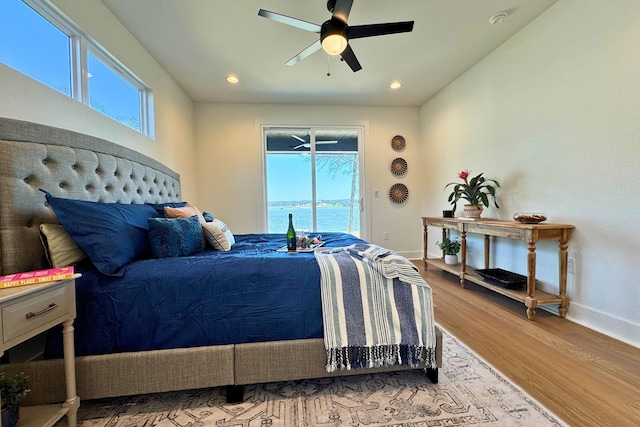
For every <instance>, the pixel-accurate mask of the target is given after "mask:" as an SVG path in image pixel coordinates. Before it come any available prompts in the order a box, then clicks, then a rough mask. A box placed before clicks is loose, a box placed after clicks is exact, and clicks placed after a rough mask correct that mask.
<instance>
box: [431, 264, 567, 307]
mask: <svg viewBox="0 0 640 427" xmlns="http://www.w3.org/2000/svg"><path fill="white" fill-rule="evenodd" d="M426 263H427V265H428V266H430V267H434V268H437V269H439V270H443V271H446V272H448V273H451V274H453V275H455V276H458V277H459V278H460V282H461V283H464V282H465V281H469V282H472V283H475V284H476V285H479V286H482V287H484V288H487V289H490V290H492V291H494V292H496V293H499V294H501V295H504V296H506V297H509V298H511V299H514V300H516V301H520V302H521V303H523V304H524V305H526V306H527V309H532V310H534V309H535V308H536V307H538V306H541V305H562V304H563V299H562V297H561V296H559V295H554V294H551V293H549V292H545V291H541V290H539V289H535V290H534V295H535V296H534V297H529V296H528V292H527V287H526V286H525V287H523V288H521V289H508V288H503V287H502V286H497V285H494V284H492V283H489V282H487V281H485V279H484V278H483V277H482V276H480V275H479V274H478V273H476V272H475V270H474V269H473V268H470V267H469V266H467V268H466V271H465V272H464V273H461V272H460V265H448V264H445V262H444V260H443V259H442V258H428V259H427V260H426Z"/></svg>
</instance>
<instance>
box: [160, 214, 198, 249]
mask: <svg viewBox="0 0 640 427" xmlns="http://www.w3.org/2000/svg"><path fill="white" fill-rule="evenodd" d="M148 223H149V241H150V242H151V253H152V254H153V257H154V258H167V257H179V256H188V255H192V254H195V253H198V252H200V251H202V226H201V225H200V220H198V217H197V216H196V215H194V216H192V217H189V218H149V220H148Z"/></svg>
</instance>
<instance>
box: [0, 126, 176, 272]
mask: <svg viewBox="0 0 640 427" xmlns="http://www.w3.org/2000/svg"><path fill="white" fill-rule="evenodd" d="M40 188H42V189H43V190H46V191H48V192H50V193H51V194H52V195H54V196H57V197H64V198H68V199H78V200H89V201H94V202H106V203H111V202H113V203H160V202H170V201H180V200H181V193H180V175H178V174H177V173H175V172H174V171H172V170H171V169H169V168H167V167H166V166H164V165H163V164H161V163H160V162H157V161H155V160H153V159H151V158H150V157H148V156H145V155H143V154H140V153H138V152H136V151H133V150H130V149H128V148H125V147H122V146H120V145H117V144H114V143H112V142H109V141H106V140H104V139H100V138H95V137H92V136H88V135H83V134H80V133H76V132H71V131H68V130H64V129H59V128H54V127H50V126H45V125H40V124H35V123H29V122H24V121H19V120H12V119H6V118H0V266H1V268H0V274H2V275H4V274H10V273H14V272H18V271H28V270H36V269H41V268H48V264H47V260H46V257H45V253H44V250H43V247H42V244H41V241H40V230H39V225H40V224H41V223H57V222H58V221H57V219H56V216H55V214H54V213H53V211H52V210H51V208H50V207H49V206H47V204H46V200H45V196H44V193H42V192H41V191H39V189H40Z"/></svg>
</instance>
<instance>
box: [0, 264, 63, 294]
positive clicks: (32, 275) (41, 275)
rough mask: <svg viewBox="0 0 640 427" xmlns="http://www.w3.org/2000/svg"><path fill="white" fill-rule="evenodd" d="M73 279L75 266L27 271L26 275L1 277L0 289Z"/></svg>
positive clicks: (18, 274)
mask: <svg viewBox="0 0 640 427" xmlns="http://www.w3.org/2000/svg"><path fill="white" fill-rule="evenodd" d="M72 278H73V266H72V265H70V266H68V267H59V268H49V269H46V270H34V271H26V272H24V273H14V274H7V275H6V276H0V289H3V288H13V287H15V286H25V285H34V284H36V283H46V282H56V281H58V280H67V279H72Z"/></svg>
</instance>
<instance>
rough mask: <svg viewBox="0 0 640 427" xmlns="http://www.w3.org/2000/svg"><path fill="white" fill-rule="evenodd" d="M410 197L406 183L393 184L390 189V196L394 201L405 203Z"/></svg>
mask: <svg viewBox="0 0 640 427" xmlns="http://www.w3.org/2000/svg"><path fill="white" fill-rule="evenodd" d="M408 197H409V189H408V188H407V186H406V185H404V184H393V185H392V186H391V189H390V190H389V198H390V199H391V201H392V202H393V203H404V202H405V201H406V200H407V198H408Z"/></svg>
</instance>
